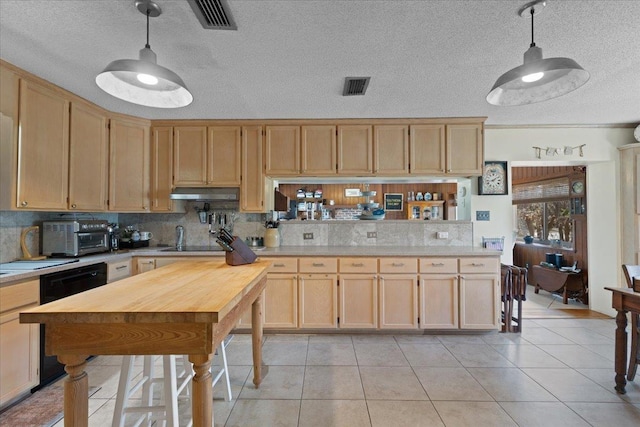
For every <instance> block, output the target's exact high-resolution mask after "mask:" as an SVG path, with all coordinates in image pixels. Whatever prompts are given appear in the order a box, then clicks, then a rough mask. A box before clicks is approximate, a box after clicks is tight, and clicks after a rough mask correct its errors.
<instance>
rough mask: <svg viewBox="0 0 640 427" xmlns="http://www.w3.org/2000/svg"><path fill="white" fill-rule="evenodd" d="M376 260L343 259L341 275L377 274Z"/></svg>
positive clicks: (341, 260)
mask: <svg viewBox="0 0 640 427" xmlns="http://www.w3.org/2000/svg"><path fill="white" fill-rule="evenodd" d="M377 272H378V260H377V259H376V258H341V259H340V273H373V274H375V273H377Z"/></svg>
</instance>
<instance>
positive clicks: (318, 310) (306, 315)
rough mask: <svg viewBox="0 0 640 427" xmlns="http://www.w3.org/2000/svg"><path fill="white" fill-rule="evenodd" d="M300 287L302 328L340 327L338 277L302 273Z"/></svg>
mask: <svg viewBox="0 0 640 427" xmlns="http://www.w3.org/2000/svg"><path fill="white" fill-rule="evenodd" d="M298 286H299V288H298V308H299V321H298V325H299V326H300V328H308V329H317V328H323V329H329V328H336V327H337V326H338V275H337V274H313V273H312V274H308V273H304V274H303V273H300V275H299V276H298Z"/></svg>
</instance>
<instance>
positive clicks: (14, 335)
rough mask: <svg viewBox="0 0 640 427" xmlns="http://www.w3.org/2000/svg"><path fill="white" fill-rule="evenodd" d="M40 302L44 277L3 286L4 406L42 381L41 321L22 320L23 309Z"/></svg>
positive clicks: (0, 358)
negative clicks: (39, 323) (40, 356)
mask: <svg viewBox="0 0 640 427" xmlns="http://www.w3.org/2000/svg"><path fill="white" fill-rule="evenodd" d="M39 302H40V281H39V280H29V281H25V282H17V283H15V284H8V285H4V286H3V287H2V288H0V407H5V406H8V404H10V403H12V402H13V401H15V400H17V399H18V398H20V397H21V396H22V395H25V394H28V393H29V390H30V389H31V388H32V387H34V386H35V385H37V384H38V382H39V375H38V365H39V353H40V325H38V324H21V323H20V319H19V315H20V311H22V310H25V309H28V308H32V307H35V306H37V305H38V304H39Z"/></svg>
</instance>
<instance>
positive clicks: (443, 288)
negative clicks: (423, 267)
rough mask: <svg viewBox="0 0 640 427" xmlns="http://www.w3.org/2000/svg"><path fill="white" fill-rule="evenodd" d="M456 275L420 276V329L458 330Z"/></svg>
mask: <svg viewBox="0 0 640 427" xmlns="http://www.w3.org/2000/svg"><path fill="white" fill-rule="evenodd" d="M458 302H459V297H458V275H457V274H427V275H421V276H420V328H422V329H458V327H459V322H458Z"/></svg>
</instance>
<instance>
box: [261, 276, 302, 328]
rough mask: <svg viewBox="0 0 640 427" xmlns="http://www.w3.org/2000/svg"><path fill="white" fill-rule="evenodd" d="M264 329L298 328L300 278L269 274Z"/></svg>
mask: <svg viewBox="0 0 640 427" xmlns="http://www.w3.org/2000/svg"><path fill="white" fill-rule="evenodd" d="M263 312H264V327H265V328H297V327H298V276H297V274H295V273H269V274H268V275H267V287H266V288H265V293H264V305H263Z"/></svg>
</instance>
